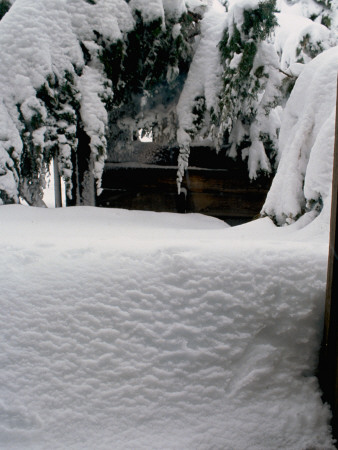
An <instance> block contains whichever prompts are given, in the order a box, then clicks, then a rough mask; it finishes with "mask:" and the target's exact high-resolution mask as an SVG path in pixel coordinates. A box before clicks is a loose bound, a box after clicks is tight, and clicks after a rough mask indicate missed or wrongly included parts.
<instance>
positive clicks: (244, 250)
mask: <svg viewBox="0 0 338 450" xmlns="http://www.w3.org/2000/svg"><path fill="white" fill-rule="evenodd" d="M320 218H321V216H319V217H318V218H317V219H316V220H315V221H313V222H312V223H311V224H310V225H309V226H307V227H306V228H304V229H303V230H297V229H296V227H295V226H291V227H288V228H282V229H277V228H275V227H274V225H273V224H272V222H271V221H270V219H268V218H265V219H261V220H259V221H255V222H252V223H251V224H247V225H243V226H239V227H234V228H228V227H227V226H226V225H225V224H224V223H223V222H221V221H219V220H217V219H213V218H209V217H205V216H201V215H196V214H193V215H183V216H181V215H176V214H167V213H150V212H131V211H124V210H103V209H94V208H89V207H82V208H67V209H58V210H55V209H54V210H53V209H52V210H45V209H35V208H28V207H24V206H3V207H2V208H1V215H0V228H1V233H0V240H1V249H2V251H1V268H2V269H1V272H0V285H1V293H0V300H1V317H0V321H1V323H0V330H1V340H0V345H1V352H0V358H1V360H0V447H1V448H2V449H25V450H27V449H34V450H38V449H47V448H48V449H53V450H56V449H94V448H95V449H100V450H103V449H107V450H108V449H109V450H110V449H119V450H120V449H130V450H135V449H147V450H149V449H166V450H167V449H168V450H169V449H191V450H196V449H202V450H209V449H219V450H221V449H222V450H224V449H225V450H227V449H229V450H233V449H235V450H245V449H250V450H255V449H256V450H264V449H269V450H271V449H288V450H290V449H305V448H310V447H311V448H316V449H329V448H332V441H331V434H330V429H329V426H328V422H329V419H330V413H329V410H328V408H327V406H326V405H323V404H322V402H321V398H320V391H319V388H318V383H317V379H316V378H315V377H314V373H315V368H316V363H317V356H318V349H319V345H320V337H321V328H322V317H323V308H324V291H325V278H326V262H327V237H328V234H327V229H326V226H325V223H324V222H321V221H320V220H321V219H320ZM296 226H298V225H297V224H296Z"/></svg>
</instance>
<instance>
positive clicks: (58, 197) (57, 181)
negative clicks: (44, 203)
mask: <svg viewBox="0 0 338 450" xmlns="http://www.w3.org/2000/svg"><path fill="white" fill-rule="evenodd" d="M53 166H54V198H55V208H62V194H61V177H60V172H59V166H58V158H57V156H55V157H54V158H53Z"/></svg>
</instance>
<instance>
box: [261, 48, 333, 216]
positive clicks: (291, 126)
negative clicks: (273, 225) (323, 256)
mask: <svg viewBox="0 0 338 450" xmlns="http://www.w3.org/2000/svg"><path fill="white" fill-rule="evenodd" d="M337 72H338V47H334V48H332V49H330V50H327V51H326V52H324V53H322V54H320V55H319V56H317V57H316V58H315V59H314V60H313V61H312V62H310V63H309V64H307V65H306V66H305V68H304V70H303V71H302V73H301V75H300V76H299V78H298V80H297V82H296V85H295V87H294V89H293V91H292V94H291V96H290V99H289V101H288V103H287V105H286V107H285V110H284V113H283V122H282V127H281V130H280V139H279V154H278V158H279V160H280V162H279V166H278V171H277V174H276V176H275V178H274V180H273V184H272V187H271V189H270V191H269V193H268V196H267V199H266V202H265V205H264V207H263V210H262V212H263V214H267V215H270V216H274V217H276V220H277V222H278V223H280V224H282V223H285V222H286V221H289V222H290V221H292V220H294V219H296V218H298V217H299V216H300V215H301V214H303V213H304V210H306V209H311V205H312V204H313V203H318V202H323V203H324V205H325V203H327V204H328V205H329V204H330V198H331V196H330V189H331V185H332V166H333V149H334V129H335V111H336V95H335V94H336V90H337Z"/></svg>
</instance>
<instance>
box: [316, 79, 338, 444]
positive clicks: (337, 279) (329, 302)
mask: <svg viewBox="0 0 338 450" xmlns="http://www.w3.org/2000/svg"><path fill="white" fill-rule="evenodd" d="M337 202H338V82H337V103H336V127H335V144H334V162H333V179H332V205H331V225H330V247H329V260H328V272H327V286H326V303H325V319H324V336H323V348H322V355H321V363H320V369H319V370H320V373H319V378H320V382H321V387H322V389H323V393H324V399H325V400H326V401H327V402H328V403H329V404H330V405H331V409H332V414H333V419H332V431H333V436H334V437H335V438H336V439H337V438H338V229H337V226H338V222H337Z"/></svg>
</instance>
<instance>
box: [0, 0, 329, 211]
mask: <svg viewBox="0 0 338 450" xmlns="http://www.w3.org/2000/svg"><path fill="white" fill-rule="evenodd" d="M308 1H309V2H310V0H308ZM311 1H312V0H311ZM2 3H3V5H5V3H6V2H2ZM7 3H8V4H7V6H9V3H14V1H13V0H12V1H11V2H7ZM311 4H312V3H311ZM301 5H303V6H304V2H302V3H301ZM277 6H278V8H279V9H280V11H281V12H280V13H278V12H276V5H275V3H274V1H273V0H264V1H261V2H259V1H258V0H250V1H248V0H245V1H244V0H233V1H231V2H230V3H229V4H228V3H227V2H219V1H218V0H187V1H184V0H171V1H169V0H151V1H148V0H130V1H125V0H95V1H94V0H90V1H89V0H65V1H64V2H62V3H60V2H58V1H56V0H16V1H15V6H14V7H13V8H11V9H10V10H9V12H8V13H7V14H6V15H5V16H4V17H3V19H2V20H1V22H0V45H1V48H2V49H3V55H2V57H3V58H2V60H3V61H2V65H1V67H0V199H1V201H2V202H3V203H10V202H18V201H19V198H20V197H22V198H24V199H25V200H26V201H27V202H28V203H29V204H31V205H42V204H43V202H42V195H43V188H44V186H45V175H46V173H47V172H48V169H49V165H50V162H51V160H52V159H54V160H55V161H57V164H58V167H59V171H60V173H61V175H62V176H63V178H64V180H65V182H66V187H67V194H68V196H69V198H71V197H73V200H72V201H73V202H74V204H94V201H95V198H94V197H95V196H94V184H96V191H97V193H100V188H101V175H102V172H103V167H104V162H105V158H106V156H107V152H109V154H110V156H111V157H112V159H116V160H119V159H120V158H121V157H123V158H127V155H128V152H129V151H130V149H131V147H132V145H133V141H134V140H135V139H138V135H139V131H140V130H143V132H152V135H153V138H154V140H155V141H156V142H158V143H165V144H169V145H179V147H180V155H179V161H178V169H179V170H178V185H180V182H181V180H182V178H183V176H184V171H185V169H186V168H187V167H188V164H189V152H190V145H191V144H192V143H194V142H201V141H202V142H204V143H205V142H208V143H209V145H211V146H213V147H216V149H219V148H221V147H222V148H225V149H227V153H228V156H230V157H232V158H241V159H245V160H247V162H248V173H249V176H250V178H255V177H256V176H257V175H258V174H259V172H260V171H263V172H265V173H269V172H273V171H274V170H275V159H276V155H277V162H278V161H279V156H278V155H279V153H278V151H279V150H278V147H279V140H278V133H279V127H280V119H281V112H282V108H284V106H285V104H286V101H287V98H288V97H289V95H290V92H291V91H292V89H293V86H294V83H295V81H296V79H297V77H298V76H299V75H300V74H301V72H302V70H303V69H304V67H306V66H307V64H308V63H309V62H310V61H311V60H312V59H313V58H314V57H315V56H316V55H317V54H318V53H321V52H323V51H325V50H326V49H328V48H330V47H332V46H334V45H336V44H337V40H336V36H335V33H334V31H331V30H330V29H329V28H328V24H326V26H324V25H323V24H321V23H319V22H320V21H321V20H319V19H318V17H319V16H317V17H316V18H315V22H314V21H313V20H311V19H309V18H304V17H302V16H301V15H300V12H299V11H300V9H299V5H298V6H297V3H294V4H292V5H291V4H288V3H287V2H285V1H284V0H279V3H278V5H277ZM303 6H302V8H303ZM328 6H329V5H328ZM297 8H298V9H297ZM332 10H333V8H332ZM321 17H322V16H321ZM332 17H333V18H335V17H336V16H335V15H333V16H332ZM334 23H336V22H335V21H334V20H332V24H331V25H330V26H331V28H332V29H334ZM27 46H28V47H27Z"/></svg>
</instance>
